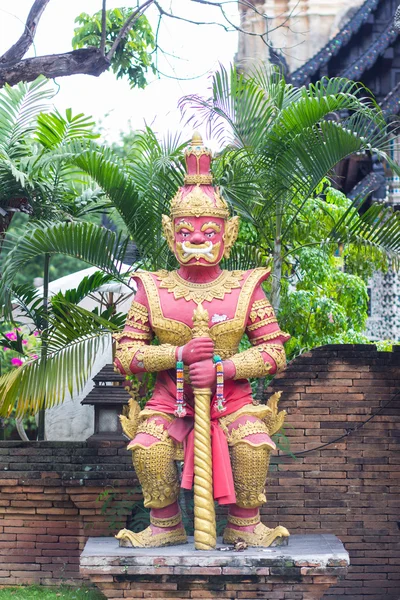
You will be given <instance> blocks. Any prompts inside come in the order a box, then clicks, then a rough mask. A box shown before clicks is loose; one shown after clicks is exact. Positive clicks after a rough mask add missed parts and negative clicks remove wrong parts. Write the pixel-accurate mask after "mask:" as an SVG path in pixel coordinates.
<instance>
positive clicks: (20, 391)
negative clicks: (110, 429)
mask: <svg viewBox="0 0 400 600" xmlns="http://www.w3.org/2000/svg"><path fill="white" fill-rule="evenodd" d="M108 341H109V333H108V332H103V333H99V332H95V333H92V334H91V335H86V336H85V337H82V338H80V339H77V340H75V341H74V342H73V343H71V344H69V345H68V346H63V347H60V348H59V349H57V350H55V351H52V350H49V352H48V356H47V358H46V359H38V360H30V361H26V362H25V363H24V364H23V365H22V366H21V367H18V368H17V369H14V370H13V371H10V372H9V373H7V374H6V375H3V376H2V377H0V398H1V400H0V415H1V416H8V415H9V414H10V412H11V410H12V409H13V408H14V407H15V408H16V415H17V417H20V416H22V415H24V414H26V413H27V412H32V413H36V412H37V411H38V410H40V409H42V408H51V407H52V406H54V405H55V404H59V403H61V402H63V401H64V399H65V396H66V393H67V391H68V392H69V393H70V394H72V393H73V392H74V391H75V392H79V391H80V390H82V389H83V387H84V385H85V383H86V382H87V380H88V377H89V375H90V372H91V369H92V367H93V364H94V361H95V360H96V357H97V356H98V354H99V353H100V352H102V351H104V348H105V344H106V343H107V342H108Z"/></svg>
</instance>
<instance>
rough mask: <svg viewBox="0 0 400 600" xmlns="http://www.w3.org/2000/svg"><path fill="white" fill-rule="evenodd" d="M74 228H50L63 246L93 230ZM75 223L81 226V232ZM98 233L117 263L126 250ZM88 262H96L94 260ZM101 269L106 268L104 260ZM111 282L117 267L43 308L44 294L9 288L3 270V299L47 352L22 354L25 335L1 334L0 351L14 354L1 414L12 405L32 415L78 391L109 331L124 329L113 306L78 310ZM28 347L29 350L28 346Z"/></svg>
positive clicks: (3, 382)
mask: <svg viewBox="0 0 400 600" xmlns="http://www.w3.org/2000/svg"><path fill="white" fill-rule="evenodd" d="M77 225H78V227H77V228H75V229H72V228H71V227H70V228H69V229H68V224H65V223H63V224H60V225H53V226H52V228H53V234H54V235H55V236H57V233H59V231H60V229H61V231H63V233H64V237H65V238H66V239H65V244H66V245H68V244H71V235H72V237H73V238H74V240H75V242H76V243H77V245H81V244H82V242H83V240H84V239H85V235H86V234H88V235H89V236H90V235H91V233H92V232H91V227H92V226H91V225H90V224H86V223H80V224H77ZM79 225H81V226H82V227H81V228H79ZM57 228H58V232H57ZM49 229H50V228H49ZM96 229H97V231H98V233H100V234H103V235H102V236H101V237H97V238H96V239H97V242H99V243H104V244H106V247H108V248H109V249H110V250H111V252H112V253H113V256H114V257H115V258H116V259H117V260H118V258H119V256H120V255H119V253H120V252H122V253H123V252H124V251H125V247H123V248H122V251H121V249H120V237H119V236H116V235H115V234H114V233H112V232H110V231H108V230H106V229H103V230H101V228H96ZM35 231H36V232H37V231H38V230H35V229H32V230H31V231H30V245H29V244H28V242H27V247H28V245H29V249H30V250H31V251H32V248H33V247H34V245H35V244H40V242H41V239H40V238H38V237H35V235H34V233H35ZM26 241H27V240H26ZM36 247H37V246H36ZM46 249H47V250H50V249H51V248H49V247H47V248H46ZM45 253H46V254H49V252H45ZM25 256H26V255H25ZM92 258H93V260H95V258H94V257H93V256H92ZM23 262H24V257H22V256H21V263H19V264H22V263H23ZM99 262H101V261H99ZM103 267H105V270H107V265H104V262H103ZM17 268H18V266H17ZM115 279H118V280H119V281H121V282H123V281H124V277H123V276H122V275H121V271H120V270H119V269H118V268H117V267H115V266H114V267H113V268H112V273H104V272H99V271H98V272H95V273H94V274H93V275H90V276H87V277H85V278H84V279H83V280H82V281H81V282H80V284H79V285H78V287H77V288H76V289H71V290H67V291H65V292H58V293H57V294H55V295H53V296H52V297H51V298H50V299H49V304H48V306H46V304H43V298H42V294H41V293H39V291H38V290H37V289H35V288H32V287H31V288H30V287H29V286H27V285H22V286H13V285H10V287H8V288H7V287H6V283H5V282H6V281H7V280H9V274H8V273H7V268H6V270H5V271H4V273H3V282H4V286H5V287H4V289H5V290H6V294H5V296H8V297H9V300H11V301H12V308H13V311H14V312H15V313H16V314H17V315H18V317H19V318H22V317H23V318H24V321H26V322H27V323H28V326H29V327H30V328H32V329H33V331H34V332H35V333H34V334H33V337H34V338H35V339H36V337H37V339H38V340H40V342H41V345H42V350H43V345H45V346H46V352H45V353H43V351H42V352H41V353H39V352H37V353H32V352H26V348H25V343H24V342H25V338H26V336H25V337H24V336H23V335H22V334H21V333H19V331H18V328H17V329H12V330H11V331H7V332H5V333H4V335H3V339H0V344H3V352H4V353H6V354H7V358H8V353H10V356H11V354H12V356H13V358H12V359H11V361H10V362H11V366H12V367H14V368H8V369H6V372H5V374H3V376H2V377H1V379H0V381H1V383H0V387H1V392H0V397H1V398H2V403H1V414H2V415H3V416H9V415H10V414H11V411H12V410H13V408H14V407H16V417H21V416H22V415H24V414H25V413H27V412H32V413H33V414H35V413H37V412H38V411H39V410H40V409H42V408H43V405H45V406H46V407H51V406H53V405H54V404H56V403H57V402H62V400H63V399H64V397H65V394H66V391H67V390H68V391H69V392H70V393H71V394H72V392H73V390H74V388H75V386H77V387H78V388H79V387H81V386H82V385H84V383H85V382H86V380H87V378H88V376H89V373H90V369H91V367H92V365H93V362H94V360H95V358H96V355H97V353H98V352H99V351H101V349H102V348H103V347H104V344H105V343H108V342H109V336H110V333H112V332H113V331H117V330H118V329H120V328H121V327H122V326H123V324H124V322H125V315H123V314H121V313H118V312H117V311H116V309H115V306H114V305H110V306H106V307H104V308H103V309H102V310H99V308H98V307H95V308H94V309H93V310H92V311H88V310H86V309H84V308H82V307H81V306H79V303H80V302H81V301H82V300H83V299H84V298H85V297H87V296H88V295H89V294H91V293H93V292H95V291H96V290H98V289H99V287H101V286H102V285H104V284H106V283H109V282H110V281H111V280H113V281H114V280H115ZM5 308H7V303H6V304H5ZM5 316H6V317H10V318H12V315H11V314H7V313H5ZM31 337H32V335H30V336H28V337H27V338H26V339H28V340H30V338H31ZM27 347H28V348H30V346H29V345H28V346H27ZM4 348H6V349H7V350H4ZM39 354H40V356H39ZM13 361H14V362H13Z"/></svg>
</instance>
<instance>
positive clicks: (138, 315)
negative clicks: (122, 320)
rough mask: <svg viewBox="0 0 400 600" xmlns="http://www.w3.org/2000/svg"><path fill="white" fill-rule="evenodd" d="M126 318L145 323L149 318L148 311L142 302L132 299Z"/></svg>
mask: <svg viewBox="0 0 400 600" xmlns="http://www.w3.org/2000/svg"><path fill="white" fill-rule="evenodd" d="M128 319H133V320H134V321H141V322H142V323H147V322H148V320H149V311H148V310H147V308H146V307H145V306H143V304H139V302H135V300H134V301H133V302H132V304H131V307H130V309H129V312H128Z"/></svg>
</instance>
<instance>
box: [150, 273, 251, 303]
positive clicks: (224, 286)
mask: <svg viewBox="0 0 400 600" xmlns="http://www.w3.org/2000/svg"><path fill="white" fill-rule="evenodd" d="M156 275H157V279H158V280H159V281H160V288H162V289H167V290H168V292H170V293H173V294H174V298H175V300H179V298H185V300H187V301H189V300H193V301H194V302H196V304H199V303H200V302H205V301H207V302H211V300H213V299H214V298H217V299H219V300H223V298H224V296H225V294H230V293H231V291H232V290H233V289H236V288H240V282H241V281H242V279H243V272H242V271H222V273H221V275H219V276H218V277H217V279H215V280H214V281H212V282H211V283H193V282H191V281H186V280H185V279H183V278H182V277H181V276H180V275H179V273H178V272H177V271H171V272H168V271H158V273H157V274H156Z"/></svg>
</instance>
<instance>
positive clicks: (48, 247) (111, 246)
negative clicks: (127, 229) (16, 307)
mask: <svg viewBox="0 0 400 600" xmlns="http://www.w3.org/2000/svg"><path fill="white" fill-rule="evenodd" d="M128 243H129V238H124V237H123V236H122V235H117V234H115V233H114V232H112V231H110V230H108V229H105V228H104V227H100V226H98V225H95V224H93V223H86V222H77V221H72V222H68V223H54V224H51V225H48V226H41V225H36V226H32V227H30V228H29V229H28V231H27V232H26V233H25V234H24V235H22V236H21V237H19V238H17V239H16V240H13V237H12V236H8V238H7V239H6V241H5V244H4V249H5V250H9V252H8V254H7V255H6V258H5V260H4V264H3V275H2V280H1V286H0V295H1V296H2V297H3V298H4V297H6V300H5V304H8V305H9V303H10V291H9V290H10V286H11V285H12V283H13V281H14V278H15V275H16V273H17V272H18V271H19V270H20V269H22V268H23V267H24V266H25V265H26V264H27V263H29V261H31V260H32V259H34V258H36V257H38V256H43V255H44V254H65V255H67V256H73V257H75V258H79V259H80V260H83V261H85V262H87V263H89V264H91V265H93V266H96V267H97V268H98V269H99V270H101V271H104V272H105V273H107V274H110V275H112V276H113V278H114V279H116V280H117V281H120V282H125V279H126V278H125V277H124V276H123V275H122V272H121V270H122V268H123V262H124V257H125V253H126V248H127V245H128Z"/></svg>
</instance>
